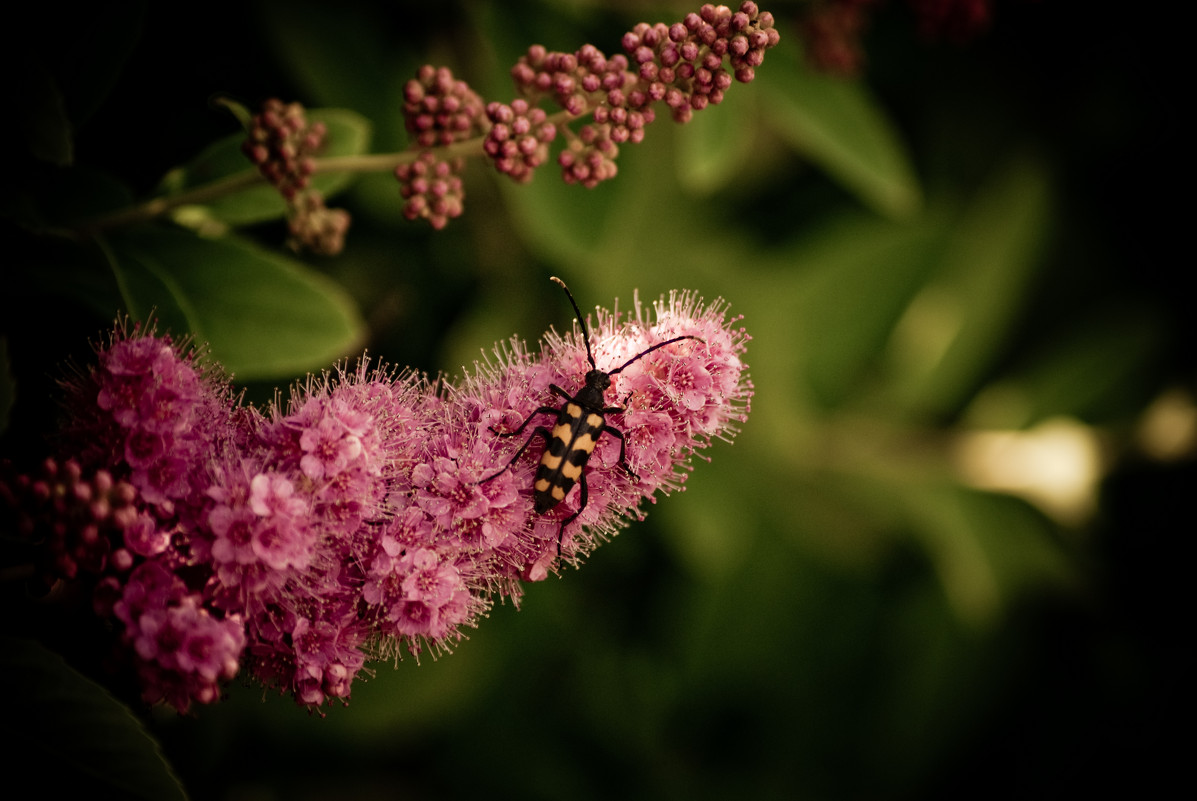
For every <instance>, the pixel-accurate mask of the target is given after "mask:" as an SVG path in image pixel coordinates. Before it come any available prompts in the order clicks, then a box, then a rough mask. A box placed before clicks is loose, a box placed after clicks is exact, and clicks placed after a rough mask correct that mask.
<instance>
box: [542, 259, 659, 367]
mask: <svg viewBox="0 0 1197 801" xmlns="http://www.w3.org/2000/svg"><path fill="white" fill-rule="evenodd" d="M549 280H550V281H552V282H553V283H555V284H557V285H558V286H560V287H561V288H562V289H564V290H565V296H566V297H567V298H569V303H570V305H571V306H573V307H574V313H575V314H577V315H578V325H580V326H582V341H583V342H585V343H586V358H587V359H589V360H590V369H591V370H597V369H598V367H597V366H596V365H595V363H594V354H592V353H591V352H590V334H588V333H587V332H586V320H585V319H583V317H582V310H581V309H579V308H578V303H577V301H575V300H574V295H573V293H572V292H570V291H569V287H567V286H566V285H565V282H564V281H562V280H561V279H560V278H558V277H557V276H555V275H551V276H549ZM663 344H666V345H668V344H669V343H668V342H666V343H663ZM658 347H660V346H659V345H658ZM633 361H634V360H633ZM624 367H627V365H626V364H625V365H624ZM619 369H620V370H622V369H623V367H621V368H619ZM616 372H619V371H618V370H617V371H616Z"/></svg>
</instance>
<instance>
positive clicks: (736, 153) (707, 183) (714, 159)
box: [651, 86, 760, 195]
mask: <svg viewBox="0 0 1197 801" xmlns="http://www.w3.org/2000/svg"><path fill="white" fill-rule="evenodd" d="M660 123H661V125H671V124H673V123H672V122H671V121H670V120H669V119H668V118H667V117H666V115H665V114H664V113H662V114H661V120H660ZM759 124H760V118H759V114H758V112H757V106H756V95H755V94H754V93H753V92H752V91H751V90H750V89H748V88H747V87H744V86H733V87H732V89H731V91H729V92H728V93H727V94H726V95H725V96H724V98H723V102H722V103H720V104H719V105H717V106H710V107H708V108H706V109H704V110H703V111H702V112H701V113H698V114H695V115H694V117H693V119H691V120H690V122H688V123H686V124H685V126H683V127H682V129H681V132H680V135H679V136H678V137H677V155H676V157H675V160H674V163H675V166H676V169H677V176H678V180H679V182H680V183H681V184H682V186H684V187H686V188H687V189H689V190H690V191H691V192H693V193H695V194H698V195H710V194H712V193H714V192H716V191H718V190H720V189H723V188H725V187H726V186H727V185H728V184H729V183H731V182H732V180H734V179H735V178H736V177H737V176H738V175H740V173H741V170H742V168H743V166H744V165H745V163H746V162H747V161H748V160H749V159H751V158H752V157H753V155H754V150H753V147H752V142H753V140H754V138H755V136H756V131H757V128H758V127H759ZM651 133H658V132H656V131H652V132H651ZM661 133H663V132H661Z"/></svg>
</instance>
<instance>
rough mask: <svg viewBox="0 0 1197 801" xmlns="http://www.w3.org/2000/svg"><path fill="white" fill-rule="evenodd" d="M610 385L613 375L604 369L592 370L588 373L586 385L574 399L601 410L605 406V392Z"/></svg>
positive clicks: (592, 408)
mask: <svg viewBox="0 0 1197 801" xmlns="http://www.w3.org/2000/svg"><path fill="white" fill-rule="evenodd" d="M610 386H611V376H609V375H607V374H606V373H604V372H603V371H602V370H591V371H590V372H588V373H587V374H586V386H584V387H582V388H581V389H580V390H578V394H577V396H576V397H575V398H574V399H575V400H576V401H577V402H578V403H579V404H581V405H582V406H585V407H586V408H587V409H591V410H601V409H602V408H603V406H604V403H603V392H605V391H606V390H607V388H608V387H610Z"/></svg>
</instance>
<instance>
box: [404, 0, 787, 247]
mask: <svg viewBox="0 0 1197 801" xmlns="http://www.w3.org/2000/svg"><path fill="white" fill-rule="evenodd" d="M777 42H778V33H777V30H776V29H775V28H774V27H773V16H772V14H770V13H769V12H767V11H761V10H760V9H759V8H758V6H757V4H756V3H755V2H752V0H746V2H743V3H741V4H740V6H739V8H738V9H737V10H735V11H733V10H732V9H731V8H730V7H728V6H723V5H713V4H709V3H708V4H706V5H703V6H702V7H701V8H700V9H699V11H698V12H695V13H690V14H687V15H686V16H685V17H684V19H683V20H682V21H681V22H677V23H674V24H673V25H666V24H664V23H657V24H656V25H649V24H647V23H640V24H638V25H637V26H636V27H635V28H634V29H633V30H632V31H630V32H629V33H627V34H626V35H625V36H624V37H623V40H622V46H623V50H624V52H623V53H620V54H617V55H614V56H611V57H607V56H606V55H604V54H603V52H602V51H601V50H599V49H598V48H596V47H594V46H593V45H589V44H587V45H583V46H582V47H581V48H580V49H579V50H577V51H576V52H574V53H563V52H555V51H549V50H547V49H546V48H544V47H543V46H541V45H533V46H532V47H530V48H529V49H528V52H527V53H526V54H525V55H524V56H522V57H521V58H520V60H519V61H518V63H516V65H515V66H514V67H513V68H512V70H511V75H512V79H513V81H514V82H515V87H516V91H517V92H518V93H519V97H518V98H516V99H515V100H513V101H512V102H511V103H509V104H508V103H500V102H492V103H489V104H486V105H485V111H484V116H483V115H482V114H481V113H480V112H481V110H482V105H481V101H477V102H475V100H476V97H477V96H476V95H474V93H473V92H472V91H470V90H469V88H468V87H467V86H466V85H465V84H464V82H461V81H459V80H456V79H454V78H453V77H452V75H451V74H450V73H449V72H448V70H447V69H444V68H441V69H439V70H437V69H434V68H432V67H428V66H426V67H422V68H421V70H420V73H419V75H418V76H417V78H416V79H415V80H414V81H411V82H409V83H408V88H407V92H406V94H407V102H406V103H405V105H404V113H405V115H406V119H407V127H408V130H409V131H411V132H412V134H413V137H414V140H415V141H414V145H413V146H414V147H416V148H420V149H423V150H424V151H425V154H426V153H427V152H429V151H428V149H429V148H435V147H437V146H444V145H448V144H450V143H453V142H459V141H462V140H464V139H466V138H469V137H472V136H474V135H476V134H478V133H482V134H485V139H484V140H483V144H482V147H483V152H484V153H485V154H486V155H487V156H488V157H489V158H490V159H491V160H492V162H493V163H494V165H495V168H496V169H497V170H498V171H499V172H501V173H503V174H505V175H507V176H509V177H511V178H512V179H513V180H515V181H518V182H521V183H522V182H527V181H528V180H530V179H531V178H532V175H533V173H534V171H535V170H536V168H537V167H539V166H540V165H542V164H544V163H545V162H546V161H547V160H548V159H549V145H550V144H551V143H552V142H553V141H554V139H556V137H557V136H558V134H561V135H562V136H563V137H564V138H565V140H566V143H565V146H564V147H563V148H562V149H561V151H560V153H559V154H558V157H557V163H558V165H559V166H560V167H561V175H562V179H563V180H564V181H566V182H567V183H576V184H581V185H582V186H586V187H594V186H596V185H598V184H599V183H601V182H602V181H606V180H609V179H611V178H613V177H615V175H616V173H617V171H618V170H617V167H616V158H617V157H618V156H619V145H621V144H623V143H625V142H632V143H635V142H639V141H641V140H642V139H643V138H644V128H645V126H646V125H648V124H649V123H651V122H653V120H654V119H655V116H656V115H655V111H654V109H653V106H654V104H656V103H658V102H664V103H665V104H666V105H667V106H668V107H669V109H670V113H671V115H672V117H673V119H674V120H676V121H678V122H686V121H688V120H689V119H690V118H691V117H692V115H693V113H694V112H695V111H699V110H702V109H704V108H706V107H707V106H708V105H716V104H718V103H720V102H721V101H722V99H723V96H724V93H725V92H726V91H727V90H728V88H730V86H731V84H732V82H733V79H734V80H738V81H740V82H742V83H747V82H749V81H752V80H753V78H754V77H755V69H756V67H758V66H760V65H761V63H762V61H763V59H764V53H765V51H766V50H768V49H769V48H771V47H773V46H775V45H776V44H777ZM542 101H543V102H548V103H552V104H554V105H556V106H557V107H559V108H560V109H561V110H562V112H563V113H564V115H565V118H564V122H569V121H572V120H573V119H574V118H579V117H585V116H586V115H589V119H588V120H587V121H586V122H584V123H583V124H582V125H581V127H580V129H579V130H578V131H577V132H574V131H573V130H572V129H570V128H569V127H567V125H564V124H559V122H560V121H561V118H560V117H559V116H558V115H550V114H549V113H548V112H546V111H545V110H544V109H542V108H541V107H540V104H541V103H542ZM433 152H435V151H433ZM425 154H421V156H420V158H419V160H418V161H417V162H415V163H414V164H412V165H405V166H404V167H401V168H400V169H399V170H397V171H396V175H397V177H398V178H399V180H400V183H401V184H402V185H403V197H404V198H405V199H406V200H407V202H408V205H406V206H405V207H404V214H405V216H407V217H408V219H415V218H418V217H423V218H425V219H428V220H429V221H430V222H431V223H432V224H433V225H434V226H435V227H438V228H439V227H442V226H443V225H444V224H445V223H446V222H447V221H448V219H450V218H452V217H455V216H458V215H459V214H460V213H461V207H462V200H463V194H462V191H461V186H460V181H459V180H458V181H453V180H451V177H453V178H455V177H456V176H457V175H458V174H459V173H460V168H459V166H458V165H457V163H456V162H443V161H441V160H440V159H439V157H436V156H427V155H425ZM440 163H449V164H450V165H451V166H450V168H449V169H448V170H447V171H445V170H442V171H441V172H445V173H446V174H444V175H440V174H437V168H436V165H437V164H440ZM421 164H422V166H417V165H421ZM450 176H451V177H450ZM416 182H419V183H418V185H417V184H416ZM438 204H439V205H438Z"/></svg>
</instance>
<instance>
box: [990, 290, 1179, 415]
mask: <svg viewBox="0 0 1197 801" xmlns="http://www.w3.org/2000/svg"><path fill="white" fill-rule="evenodd" d="M1078 317H1079V318H1080V319H1075V320H1072V319H1070V320H1069V321H1068V327H1067V329H1065V330H1064V331H1062V332H1060V333H1059V334H1058V335H1057V336H1056V337H1054V338H1052V339H1050V340H1049V341H1047V342H1045V343H1044V344H1043V345H1042V346H1040V347H1037V348H1036V349H1035V351H1034V353H1033V354H1032V355H1031V358H1029V359H1028V360H1027V361H1026V362H1024V363H1022V364H1020V365H1018V366H1016V367H1015V368H1014V370H1013V371H1012V372H1011V374H1010V375H1008V376H1007V377H1004V378H1003V379H1002V380H1000V381H997V382H995V383H993V384H991V385H990V386H988V387H986V389H985V390H984V391H982V392H981V393H980V394H979V395H978V396H977V398H976V400H975V401H974V402H973V403H972V404H971V405H970V407H969V412H968V415H967V416H968V419H969V422H970V424H972V425H975V426H981V427H990V428H1023V427H1026V426H1032V425H1035V424H1036V423H1040V422H1042V421H1044V420H1046V419H1048V418H1050V417H1057V416H1067V417H1075V418H1078V419H1081V420H1086V421H1090V422H1098V423H1100V422H1108V421H1110V420H1116V419H1126V418H1127V417H1129V416H1132V415H1134V414H1136V413H1137V412H1138V411H1140V410H1141V409H1142V407H1143V405H1144V404H1146V402H1147V399H1148V398H1149V397H1150V396H1151V394H1152V393H1153V392H1154V389H1155V383H1154V382H1153V381H1152V374H1153V372H1154V371H1155V369H1156V365H1157V362H1158V359H1159V356H1160V347H1161V345H1162V344H1163V343H1164V341H1165V332H1164V330H1163V325H1162V323H1161V321H1160V319H1159V317H1158V316H1157V315H1155V314H1153V313H1152V312H1151V310H1149V309H1143V308H1131V309H1127V308H1124V307H1122V306H1120V307H1118V308H1101V309H1096V310H1094V311H1092V312H1090V313H1089V314H1087V315H1083V316H1082V315H1078Z"/></svg>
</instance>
